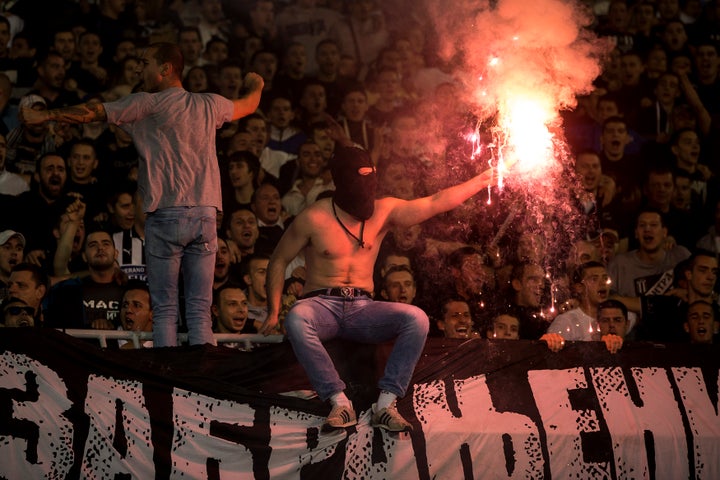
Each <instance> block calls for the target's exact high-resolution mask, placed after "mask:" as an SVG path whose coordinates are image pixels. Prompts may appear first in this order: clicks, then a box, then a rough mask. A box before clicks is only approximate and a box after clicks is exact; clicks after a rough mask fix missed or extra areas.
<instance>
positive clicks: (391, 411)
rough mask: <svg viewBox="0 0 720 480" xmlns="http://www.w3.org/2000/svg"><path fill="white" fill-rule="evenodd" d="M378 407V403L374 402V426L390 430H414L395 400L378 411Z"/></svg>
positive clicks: (372, 421)
mask: <svg viewBox="0 0 720 480" xmlns="http://www.w3.org/2000/svg"><path fill="white" fill-rule="evenodd" d="M376 408H377V406H376V404H373V406H372V409H373V416H372V420H371V422H370V423H371V425H372V426H373V427H376V428H382V429H383V430H387V431H388V432H409V431H412V429H413V427H412V425H410V422H408V421H407V420H405V419H404V418H403V417H402V415H400V412H398V411H397V407H396V405H395V402H392V403H391V404H390V405H389V406H388V407H387V408H381V409H380V410H377V411H376Z"/></svg>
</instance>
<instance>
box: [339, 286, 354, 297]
mask: <svg viewBox="0 0 720 480" xmlns="http://www.w3.org/2000/svg"><path fill="white" fill-rule="evenodd" d="M340 293H341V294H342V296H343V297H345V299H347V300H352V299H353V289H352V288H350V287H340Z"/></svg>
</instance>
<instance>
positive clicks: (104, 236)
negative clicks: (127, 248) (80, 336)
mask: <svg viewBox="0 0 720 480" xmlns="http://www.w3.org/2000/svg"><path fill="white" fill-rule="evenodd" d="M83 257H84V259H85V261H86V262H87V264H88V273H89V274H88V275H87V276H84V277H80V278H78V277H76V278H70V279H68V280H63V281H62V282H60V283H57V284H56V285H54V286H53V287H52V288H51V289H50V291H49V292H48V297H47V308H46V310H45V325H46V326H48V327H54V328H92V329H98V330H114V329H115V328H116V327H117V326H119V314H120V302H121V300H122V297H123V293H124V289H123V286H122V285H120V282H119V281H118V275H117V272H118V270H117V268H116V265H115V259H116V257H117V250H116V249H115V245H114V244H113V240H112V236H111V235H110V233H108V232H106V231H103V230H97V231H94V232H91V233H89V234H88V235H87V236H86V237H85V248H84V249H83Z"/></svg>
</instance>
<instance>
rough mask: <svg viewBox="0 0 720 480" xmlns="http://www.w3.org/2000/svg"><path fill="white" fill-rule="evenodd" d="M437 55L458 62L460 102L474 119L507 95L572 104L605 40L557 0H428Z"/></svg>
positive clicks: (593, 73) (490, 112)
mask: <svg viewBox="0 0 720 480" xmlns="http://www.w3.org/2000/svg"><path fill="white" fill-rule="evenodd" d="M428 7H429V11H430V13H431V17H432V18H433V19H434V22H435V28H436V31H437V38H438V40H439V44H438V48H439V54H440V56H441V57H443V58H444V59H445V60H447V61H450V60H453V63H454V64H455V65H457V67H456V70H455V72H454V73H455V76H456V77H457V78H458V80H459V81H460V82H461V83H462V87H463V88H462V89H461V90H462V91H463V92H464V93H465V94H466V95H467V98H464V100H465V103H466V104H468V105H471V106H472V108H474V110H475V111H474V113H475V114H476V115H477V116H478V118H480V119H487V118H490V117H492V116H494V115H496V114H498V113H500V114H502V113H503V112H502V109H503V108H506V107H507V106H508V104H509V102H510V101H511V99H512V97H513V96H515V97H517V96H523V95H529V96H531V97H532V98H542V99H543V102H544V103H545V105H543V107H544V108H547V109H549V110H552V111H554V112H558V111H559V110H561V109H566V108H572V107H574V106H575V104H576V95H582V94H587V93H589V92H590V91H591V89H592V82H593V80H594V79H595V78H596V77H597V76H598V75H599V74H600V71H601V66H600V59H601V57H602V56H603V54H604V53H605V51H606V46H605V45H604V44H603V42H600V41H599V40H598V39H597V38H596V37H595V36H594V34H592V32H591V31H589V30H587V29H586V28H584V27H587V26H588V25H589V24H590V23H591V20H592V17H591V15H590V12H588V11H586V10H585V9H584V8H583V7H582V6H580V5H579V4H577V3H575V2H572V1H563V0H533V1H528V0H500V1H498V2H496V3H495V2H493V4H491V3H490V2H487V1H481V2H452V3H451V4H448V3H445V2H438V1H430V2H429V5H428Z"/></svg>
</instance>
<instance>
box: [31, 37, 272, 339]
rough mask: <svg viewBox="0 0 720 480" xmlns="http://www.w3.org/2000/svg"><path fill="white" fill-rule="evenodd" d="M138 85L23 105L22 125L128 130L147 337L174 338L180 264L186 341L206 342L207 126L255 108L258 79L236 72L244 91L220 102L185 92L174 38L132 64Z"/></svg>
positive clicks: (215, 196)
mask: <svg viewBox="0 0 720 480" xmlns="http://www.w3.org/2000/svg"><path fill="white" fill-rule="evenodd" d="M137 68H138V71H137V73H138V75H139V77H140V78H141V82H140V85H139V87H138V88H139V89H140V91H139V92H137V93H133V94H130V95H127V96H125V97H123V98H121V99H119V100H117V101H114V102H106V103H100V104H98V103H84V104H81V105H76V106H72V107H67V108H60V109H56V110H48V111H36V110H31V109H22V110H21V115H22V117H23V118H24V119H25V120H26V121H27V123H29V124H40V123H44V122H47V121H53V120H56V121H62V122H70V123H90V122H97V121H106V122H108V123H111V124H116V125H118V126H121V127H122V128H123V129H124V130H125V131H126V132H128V133H129V134H130V136H131V137H132V139H133V143H134V145H135V147H136V148H137V150H138V153H139V165H138V188H139V191H140V193H141V197H142V199H143V211H144V212H145V213H147V219H146V221H145V244H146V264H147V272H148V285H149V287H150V293H151V296H152V299H153V305H154V329H153V343H154V345H155V346H156V347H166V346H175V345H177V330H178V323H179V322H178V320H179V319H178V313H179V312H180V311H183V309H181V308H180V306H179V305H178V298H179V297H180V296H179V295H178V291H179V288H180V271H181V270H182V272H183V278H184V280H185V282H184V285H183V287H184V300H185V309H184V312H185V320H186V323H187V328H188V336H189V343H190V344H191V345H201V344H205V343H211V344H214V343H215V339H214V337H213V336H212V320H211V318H210V306H211V304H212V279H213V270H214V268H215V252H216V251H217V220H216V217H217V212H218V210H221V209H222V201H221V188H220V172H219V166H218V161H217V152H216V148H215V145H216V141H215V139H216V131H217V129H218V128H220V127H221V126H222V125H223V124H224V123H225V122H229V121H234V120H237V119H239V118H240V117H243V116H245V115H248V114H250V113H252V112H254V111H255V109H256V108H257V106H258V104H259V103H260V93H261V91H262V87H263V81H262V79H261V78H260V77H259V76H258V75H256V74H253V73H249V74H247V75H246V76H245V82H244V85H245V89H246V91H247V93H246V94H245V95H244V96H243V97H241V98H239V99H236V100H229V99H226V98H224V97H222V96H221V95H217V94H212V93H190V92H188V91H186V90H185V89H184V88H183V86H182V73H183V68H184V59H183V55H182V53H181V52H180V49H179V48H178V46H177V45H174V44H171V43H154V44H151V45H150V46H148V47H147V48H146V49H145V50H144V51H143V53H142V55H141V62H140V63H139V64H138V67H137ZM200 173H202V174H200Z"/></svg>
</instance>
